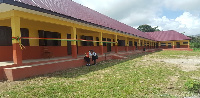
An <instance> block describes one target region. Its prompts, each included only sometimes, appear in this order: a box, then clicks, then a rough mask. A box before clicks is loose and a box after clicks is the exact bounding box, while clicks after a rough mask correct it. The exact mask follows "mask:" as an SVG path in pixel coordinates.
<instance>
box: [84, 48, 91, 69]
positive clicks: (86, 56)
mask: <svg viewBox="0 0 200 98" xmlns="http://www.w3.org/2000/svg"><path fill="white" fill-rule="evenodd" d="M90 55H91V53H90V51H88V52H87V53H85V57H84V59H85V61H86V62H87V64H86V66H90Z"/></svg>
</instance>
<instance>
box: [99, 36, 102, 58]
mask: <svg viewBox="0 0 200 98" xmlns="http://www.w3.org/2000/svg"><path fill="white" fill-rule="evenodd" d="M102 38H103V35H102V32H100V33H99V41H100V42H99V49H100V55H103V43H102Z"/></svg>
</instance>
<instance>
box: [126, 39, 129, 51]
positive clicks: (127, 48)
mask: <svg viewBox="0 0 200 98" xmlns="http://www.w3.org/2000/svg"><path fill="white" fill-rule="evenodd" d="M128 45H129V44H128V37H126V38H125V51H126V52H128Z"/></svg>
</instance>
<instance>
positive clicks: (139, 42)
mask: <svg viewBox="0 0 200 98" xmlns="http://www.w3.org/2000/svg"><path fill="white" fill-rule="evenodd" d="M138 50H140V39H138Z"/></svg>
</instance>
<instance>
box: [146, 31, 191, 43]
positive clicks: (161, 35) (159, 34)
mask: <svg viewBox="0 0 200 98" xmlns="http://www.w3.org/2000/svg"><path fill="white" fill-rule="evenodd" d="M146 34H148V35H149V36H151V37H152V38H154V39H155V40H156V41H173V40H190V39H191V38H189V37H187V36H185V35H183V34H181V33H179V32H176V31H174V30H169V31H156V32H146Z"/></svg>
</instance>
